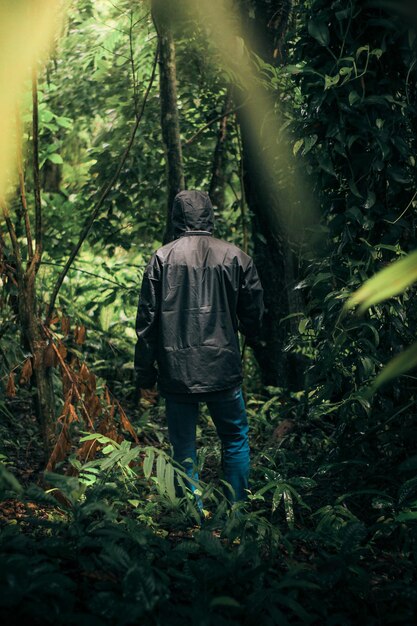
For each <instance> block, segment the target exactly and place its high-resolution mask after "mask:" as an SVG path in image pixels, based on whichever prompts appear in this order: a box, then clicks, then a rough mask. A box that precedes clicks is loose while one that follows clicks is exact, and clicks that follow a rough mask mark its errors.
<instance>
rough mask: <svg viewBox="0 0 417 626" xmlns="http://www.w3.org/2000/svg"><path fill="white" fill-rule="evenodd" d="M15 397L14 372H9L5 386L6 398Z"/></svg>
mask: <svg viewBox="0 0 417 626" xmlns="http://www.w3.org/2000/svg"><path fill="white" fill-rule="evenodd" d="M15 395H16V385H15V383H14V372H10V374H9V378H8V379H7V385H6V396H7V397H8V398H14V397H15Z"/></svg>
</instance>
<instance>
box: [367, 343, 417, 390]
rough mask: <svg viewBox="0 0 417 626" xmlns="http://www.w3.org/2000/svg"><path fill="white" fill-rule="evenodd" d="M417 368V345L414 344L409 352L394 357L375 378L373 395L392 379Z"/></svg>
mask: <svg viewBox="0 0 417 626" xmlns="http://www.w3.org/2000/svg"><path fill="white" fill-rule="evenodd" d="M414 367H417V343H413V345H412V346H410V347H409V348H408V349H407V350H405V351H404V352H401V353H400V354H398V355H397V356H396V357H394V358H393V359H392V360H391V361H390V362H389V363H388V365H386V366H385V367H384V369H383V370H382V371H381V372H380V373H379V374H378V376H377V377H376V378H375V380H374V382H373V384H372V387H371V389H370V393H371V394H373V393H375V391H376V390H377V389H379V387H381V385H383V384H384V383H386V382H388V381H390V380H391V379H392V378H396V377H397V376H401V375H402V374H405V373H406V372H408V371H409V370H410V369H413V368H414Z"/></svg>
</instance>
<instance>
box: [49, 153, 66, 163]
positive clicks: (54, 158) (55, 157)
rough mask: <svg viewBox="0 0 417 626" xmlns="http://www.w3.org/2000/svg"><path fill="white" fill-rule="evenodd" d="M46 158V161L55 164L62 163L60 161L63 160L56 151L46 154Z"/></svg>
mask: <svg viewBox="0 0 417 626" xmlns="http://www.w3.org/2000/svg"><path fill="white" fill-rule="evenodd" d="M47 159H48V161H51V163H55V164H56V165H62V163H63V162H64V160H63V158H62V156H61V155H60V154H58V153H57V152H53V153H52V154H48V156H47Z"/></svg>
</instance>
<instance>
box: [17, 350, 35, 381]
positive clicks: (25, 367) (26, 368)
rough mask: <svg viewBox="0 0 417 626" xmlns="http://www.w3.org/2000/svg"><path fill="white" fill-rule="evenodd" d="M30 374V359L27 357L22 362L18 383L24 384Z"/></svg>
mask: <svg viewBox="0 0 417 626" xmlns="http://www.w3.org/2000/svg"><path fill="white" fill-rule="evenodd" d="M31 376H32V359H31V358H30V357H28V358H27V359H26V361H25V362H24V363H23V367H22V371H21V372H20V379H19V385H26V383H28V382H29V380H30V378H31Z"/></svg>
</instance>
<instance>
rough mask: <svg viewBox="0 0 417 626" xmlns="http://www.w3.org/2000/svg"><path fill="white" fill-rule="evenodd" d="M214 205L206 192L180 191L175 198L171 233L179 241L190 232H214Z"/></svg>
mask: <svg viewBox="0 0 417 626" xmlns="http://www.w3.org/2000/svg"><path fill="white" fill-rule="evenodd" d="M213 225H214V213H213V205H212V204H211V200H210V198H209V195H208V194H207V193H204V191H197V190H187V191H180V193H178V194H177V195H176V196H175V198H174V203H173V206H172V211H171V231H172V233H173V237H174V239H178V237H181V236H182V235H184V234H186V233H187V232H189V231H195V230H197V231H206V232H208V233H212V232H213Z"/></svg>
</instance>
